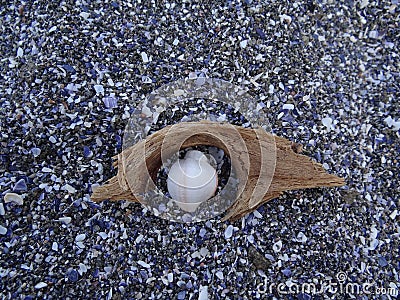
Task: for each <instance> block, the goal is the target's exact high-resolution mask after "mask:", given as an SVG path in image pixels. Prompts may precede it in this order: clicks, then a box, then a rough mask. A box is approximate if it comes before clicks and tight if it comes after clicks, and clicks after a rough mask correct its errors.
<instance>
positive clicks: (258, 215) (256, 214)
mask: <svg viewBox="0 0 400 300" xmlns="http://www.w3.org/2000/svg"><path fill="white" fill-rule="evenodd" d="M253 215H254V216H255V217H256V218H258V219H261V218H262V214H260V212H259V211H258V210H255V211H253Z"/></svg>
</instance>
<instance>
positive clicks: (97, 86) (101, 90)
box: [94, 84, 104, 94]
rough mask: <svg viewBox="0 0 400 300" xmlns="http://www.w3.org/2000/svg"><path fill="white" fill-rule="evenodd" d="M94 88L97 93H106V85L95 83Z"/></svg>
mask: <svg viewBox="0 0 400 300" xmlns="http://www.w3.org/2000/svg"><path fill="white" fill-rule="evenodd" d="M94 89H95V91H96V93H97V94H104V87H103V86H102V85H101V84H95V85H94Z"/></svg>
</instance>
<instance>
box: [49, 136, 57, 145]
mask: <svg viewBox="0 0 400 300" xmlns="http://www.w3.org/2000/svg"><path fill="white" fill-rule="evenodd" d="M49 141H50V143H52V144H55V143H56V142H57V140H56V138H55V137H54V136H51V137H49Z"/></svg>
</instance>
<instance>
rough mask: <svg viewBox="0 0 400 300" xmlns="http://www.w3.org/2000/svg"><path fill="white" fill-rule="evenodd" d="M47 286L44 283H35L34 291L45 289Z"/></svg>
mask: <svg viewBox="0 0 400 300" xmlns="http://www.w3.org/2000/svg"><path fill="white" fill-rule="evenodd" d="M46 286H47V283H45V282H43V281H42V282H39V283H37V284H36V285H35V289H41V288H44V287H46Z"/></svg>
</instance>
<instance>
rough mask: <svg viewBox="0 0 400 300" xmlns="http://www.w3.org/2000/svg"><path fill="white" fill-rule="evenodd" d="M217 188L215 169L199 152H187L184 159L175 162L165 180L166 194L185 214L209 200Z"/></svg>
mask: <svg viewBox="0 0 400 300" xmlns="http://www.w3.org/2000/svg"><path fill="white" fill-rule="evenodd" d="M217 186H218V177H217V172H216V171H215V169H214V168H213V167H212V166H211V165H210V164H209V162H208V160H207V157H206V156H205V155H204V154H203V153H202V152H200V151H197V150H191V151H188V153H187V154H186V156H185V158H184V159H180V160H178V161H176V162H175V163H174V164H173V165H172V167H171V169H170V171H169V173H168V179H167V187H168V192H169V194H170V195H171V198H172V199H173V200H174V201H175V202H176V203H177V205H178V206H179V207H180V208H181V209H183V210H184V211H187V212H194V211H195V210H196V209H197V207H198V206H199V205H200V204H201V203H203V202H204V201H206V200H208V199H210V198H211V197H212V196H213V195H214V193H215V191H216V189H217Z"/></svg>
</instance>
